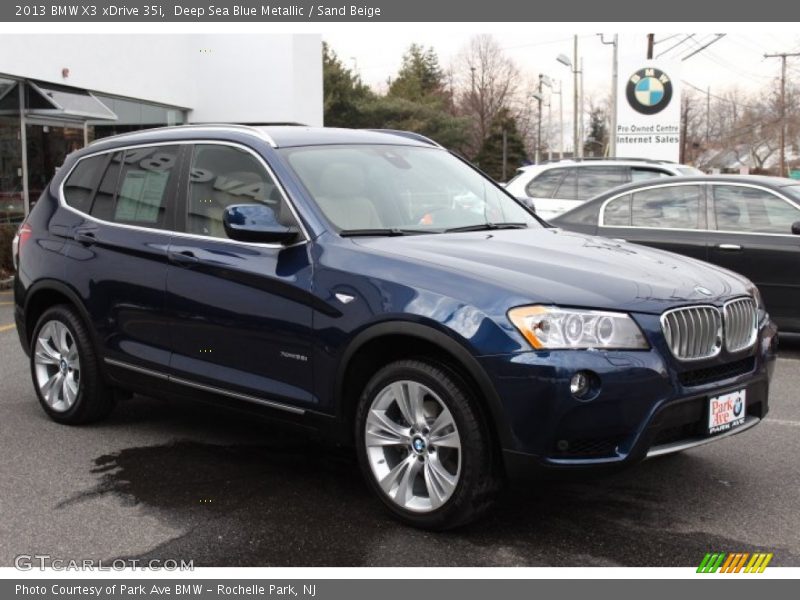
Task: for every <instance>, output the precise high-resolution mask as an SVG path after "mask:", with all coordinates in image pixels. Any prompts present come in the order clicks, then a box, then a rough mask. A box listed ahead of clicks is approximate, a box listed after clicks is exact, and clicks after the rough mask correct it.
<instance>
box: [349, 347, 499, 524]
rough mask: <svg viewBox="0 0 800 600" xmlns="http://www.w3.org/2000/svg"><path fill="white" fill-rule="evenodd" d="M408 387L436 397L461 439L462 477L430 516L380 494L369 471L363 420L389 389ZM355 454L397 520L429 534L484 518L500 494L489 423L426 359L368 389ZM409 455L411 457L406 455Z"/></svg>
mask: <svg viewBox="0 0 800 600" xmlns="http://www.w3.org/2000/svg"><path fill="white" fill-rule="evenodd" d="M399 381H412V382H416V383H419V384H422V385H424V386H426V387H427V388H429V389H430V390H431V391H433V392H435V393H436V394H437V395H438V396H439V399H440V400H441V401H442V402H443V403H444V404H445V405H446V407H447V408H448V409H449V411H450V413H451V415H452V418H453V421H454V423H455V426H456V427H457V431H458V435H459V437H460V442H461V444H460V445H461V448H460V450H459V451H460V453H461V457H460V477H459V479H458V483H457V484H456V486H455V491H453V492H452V495H451V496H450V497H449V499H448V500H447V501H446V502H445V503H444V504H442V505H441V506H439V507H438V508H436V509H433V510H429V511H428V512H415V511H412V510H407V509H406V508H404V507H402V506H400V505H399V504H398V503H396V502H395V501H394V500H392V499H391V498H390V497H389V495H387V493H386V492H384V491H383V489H381V486H380V483H379V482H378V480H377V477H376V475H375V474H374V473H373V470H372V467H371V466H370V459H369V457H368V453H367V444H366V441H365V434H366V427H367V417H368V415H369V412H370V407H371V406H372V404H373V401H374V400H375V399H376V397H377V395H378V394H379V393H380V392H381V390H383V389H384V388H386V387H387V386H388V385H390V384H391V383H395V382H399ZM355 422H356V430H355V437H356V448H357V453H358V460H359V464H360V467H361V471H362V473H363V475H364V477H365V479H366V480H367V482H368V484H369V486H370V488H371V489H372V490H373V491H374V492H375V494H376V495H377V496H378V498H380V499H381V501H382V502H383V504H384V506H386V508H387V509H388V510H389V511H390V512H391V513H392V514H393V515H394V516H395V517H396V518H398V519H399V520H401V521H403V522H404V523H406V524H409V525H412V526H414V527H419V528H423V529H430V530H444V529H452V528H454V527H458V526H461V525H465V524H467V523H469V522H471V521H474V520H475V519H477V518H479V517H480V516H481V515H483V514H484V513H485V512H486V511H487V510H488V509H489V507H490V506H491V504H492V502H493V500H494V497H495V495H496V493H497V491H498V489H499V488H500V482H501V469H500V468H499V465H498V461H497V460H496V456H495V454H496V453H495V452H494V451H493V443H492V438H491V434H490V432H489V428H488V423H487V421H486V419H485V418H484V416H483V415H482V412H481V410H480V408H479V406H478V403H477V400H476V399H475V397H474V395H473V394H472V393H471V391H470V389H469V386H468V385H467V384H466V383H465V382H464V380H463V379H462V378H461V377H459V375H458V374H457V373H456V372H455V371H453V370H451V369H450V368H448V367H446V366H444V365H441V364H438V363H436V362H433V361H429V360H427V359H412V360H401V361H397V362H393V363H391V364H389V365H387V366H386V367H384V368H382V369H381V370H380V371H378V372H377V373H376V374H375V375H374V376H373V377H372V378H371V379H370V381H369V382H368V383H367V385H366V387H365V388H364V391H363V393H362V395H361V397H360V399H359V403H358V407H357V410H356V418H355ZM407 452H408V453H409V455H410V451H407Z"/></svg>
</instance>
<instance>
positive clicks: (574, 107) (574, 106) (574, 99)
mask: <svg viewBox="0 0 800 600" xmlns="http://www.w3.org/2000/svg"><path fill="white" fill-rule="evenodd" d="M572 75H573V79H574V81H573V86H574V88H575V89H574V93H573V95H572V115H573V121H574V122H573V123H572V137H573V138H574V139H573V142H572V143H573V148H572V156H573V158H577V157H578V156H580V155H579V154H578V146H579V145H580V144H579V143H578V140H579V138H578V131H579V130H578V36H577V35H576V36H575V37H574V40H573V58H572Z"/></svg>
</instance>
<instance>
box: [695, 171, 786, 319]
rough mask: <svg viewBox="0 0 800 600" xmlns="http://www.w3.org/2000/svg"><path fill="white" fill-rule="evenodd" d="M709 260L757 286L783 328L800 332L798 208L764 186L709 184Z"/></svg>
mask: <svg viewBox="0 0 800 600" xmlns="http://www.w3.org/2000/svg"><path fill="white" fill-rule="evenodd" d="M712 189H713V193H712V202H711V206H710V210H709V213H710V214H709V220H710V221H712V223H713V226H714V227H713V230H712V231H711V232H709V236H708V245H709V254H708V260H709V262H712V263H714V264H717V265H720V266H722V267H725V268H727V269H730V270H732V271H736V272H737V273H741V274H742V275H744V276H745V277H747V278H748V279H750V280H751V281H752V282H753V283H755V284H756V286H758V289H759V291H760V292H761V295H762V297H763V299H764V303H765V304H766V307H767V310H768V311H769V313H770V315H772V317H773V318H774V319H775V321H776V322H777V323H778V326H779V327H780V328H782V329H788V330H791V331H796V332H797V331H800V235H792V233H791V231H792V223H795V222H797V221H800V208H798V207H797V206H795V205H794V204H793V203H791V202H789V201H787V200H786V199H785V198H783V197H781V196H780V195H778V194H776V193H775V192H772V191H770V190H768V189H766V188H761V187H757V186H753V185H736V184H726V185H714V186H712Z"/></svg>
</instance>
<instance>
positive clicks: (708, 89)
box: [706, 86, 711, 147]
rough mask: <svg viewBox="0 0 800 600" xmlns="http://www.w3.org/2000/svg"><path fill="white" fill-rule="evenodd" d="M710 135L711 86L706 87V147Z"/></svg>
mask: <svg viewBox="0 0 800 600" xmlns="http://www.w3.org/2000/svg"><path fill="white" fill-rule="evenodd" d="M710 137H711V86H708V87H706V147H708V140H709V138H710Z"/></svg>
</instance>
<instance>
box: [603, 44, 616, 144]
mask: <svg viewBox="0 0 800 600" xmlns="http://www.w3.org/2000/svg"><path fill="white" fill-rule="evenodd" d="M599 35H600V41H601V42H602V43H603V44H611V45H612V46H613V47H614V57H613V58H612V59H611V135H609V136H608V155H609V156H611V157H612V158H614V157H616V156H617V92H618V88H619V34H616V33H615V34H614V39H613V40H612V41H610V42H607V41H606V40H605V38H604V37H603V34H602V33H601V34H599Z"/></svg>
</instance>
